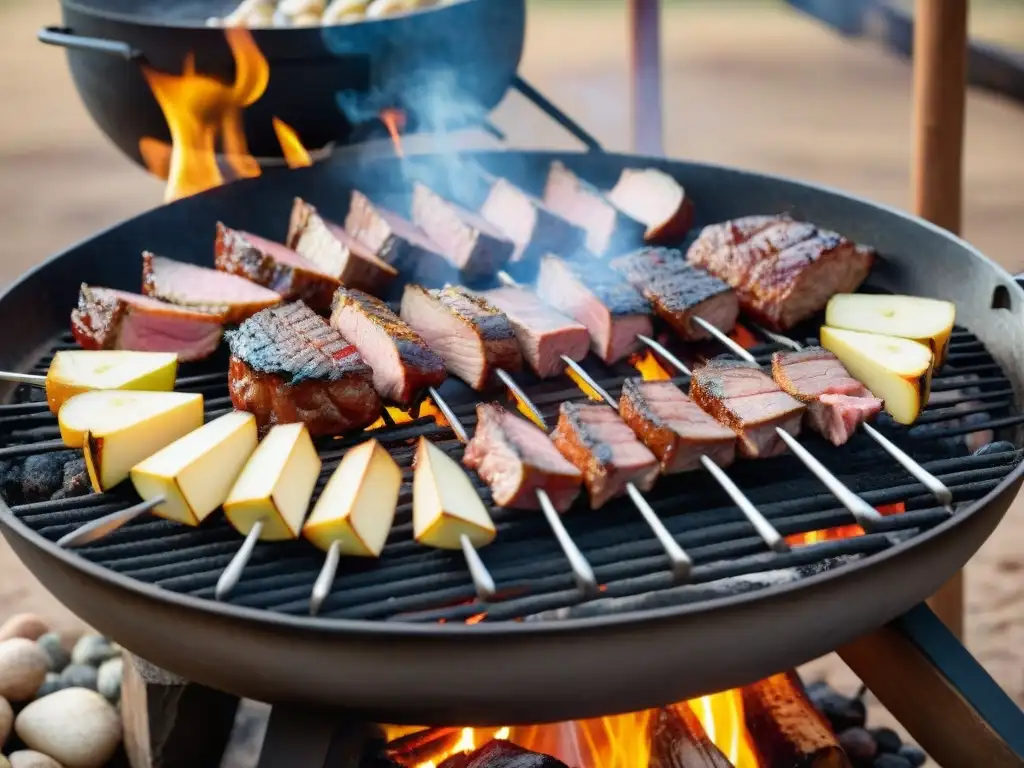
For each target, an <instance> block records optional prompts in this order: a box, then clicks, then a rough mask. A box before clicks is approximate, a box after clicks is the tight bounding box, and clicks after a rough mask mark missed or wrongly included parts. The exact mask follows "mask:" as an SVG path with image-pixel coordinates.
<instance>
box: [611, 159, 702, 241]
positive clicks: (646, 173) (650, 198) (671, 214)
mask: <svg viewBox="0 0 1024 768" xmlns="http://www.w3.org/2000/svg"><path fill="white" fill-rule="evenodd" d="M608 199H609V200H610V201H611V203H612V205H614V206H615V207H616V208H618V209H619V210H620V211H623V212H624V213H626V215H628V216H632V217H633V218H634V219H636V220H637V221H640V222H643V223H644V224H645V225H647V232H646V233H645V234H644V240H646V241H647V242H648V243H661V244H665V245H669V244H673V243H678V242H679V241H680V240H682V239H683V238H684V237H685V236H686V233H687V232H689V230H690V227H692V226H693V201H692V200H690V198H688V197H687V196H686V192H685V191H684V190H683V187H682V185H680V184H679V182H678V181H676V180H675V179H673V178H672V177H671V176H669V175H668V174H667V173H665V172H664V171H659V170H658V169H657V168H625V169H624V170H623V171H622V175H621V176H619V180H618V182H616V184H615V186H614V187H612V189H611V191H610V192H609V193H608Z"/></svg>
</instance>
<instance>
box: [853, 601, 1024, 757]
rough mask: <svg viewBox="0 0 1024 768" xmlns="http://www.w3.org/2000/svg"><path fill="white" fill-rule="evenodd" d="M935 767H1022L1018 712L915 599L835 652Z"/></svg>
mask: <svg viewBox="0 0 1024 768" xmlns="http://www.w3.org/2000/svg"><path fill="white" fill-rule="evenodd" d="M838 653H839V655H840V656H841V657H842V659H843V661H845V662H846V663H847V664H848V665H849V666H850V668H851V669H852V670H853V671H854V672H855V673H856V674H857V675H858V677H860V679H861V680H862V681H863V682H864V683H865V684H866V685H867V686H868V688H869V689H870V690H871V691H872V693H874V694H875V695H876V696H877V697H878V699H879V701H881V702H882V704H883V705H885V707H886V708H887V709H888V710H889V711H890V712H891V713H892V714H893V715H894V716H895V717H896V719H897V720H899V721H900V723H901V724H902V725H903V727H904V728H906V729H907V730H908V731H909V732H910V735H911V736H912V737H913V739H914V740H915V741H916V742H917V743H918V744H920V745H921V747H922V748H923V749H924V750H925V751H926V752H928V754H929V755H931V757H932V758H933V759H934V760H935V762H937V763H938V764H939V765H942V766H949V768H952V767H953V766H959V765H963V766H979V767H980V766H985V768H1021V767H1022V766H1024V713H1022V712H1021V710H1020V708H1019V707H1018V706H1017V705H1016V704H1015V703H1014V702H1013V701H1012V700H1011V699H1010V698H1009V697H1008V696H1007V695H1006V694H1005V693H1003V691H1002V689H1001V688H1000V687H999V685H998V684H997V683H996V682H995V681H994V680H993V679H992V678H991V677H990V676H989V675H988V673H987V672H985V670H984V669H983V668H982V667H981V665H980V664H978V662H977V661H976V660H975V659H974V657H973V656H971V654H970V653H968V651H967V649H966V648H964V647H963V645H961V644H960V641H959V640H958V639H957V638H956V636H955V635H953V633H952V632H950V630H949V629H948V628H947V627H946V626H945V624H943V622H942V621H941V620H940V619H939V618H938V617H937V616H936V615H935V614H934V613H932V611H931V609H929V608H928V606H927V605H925V604H921V605H919V606H917V607H916V608H914V609H912V610H910V611H908V612H907V613H906V614H904V615H903V616H901V617H900V618H898V619H897V620H896V621H894V622H892V623H891V624H889V625H887V626H885V627H883V628H882V629H880V630H878V631H877V632H874V633H872V634H870V635H865V636H864V637H862V638H860V639H858V640H855V641H854V642H852V643H850V644H849V645H846V646H843V647H842V648H840V649H839V651H838Z"/></svg>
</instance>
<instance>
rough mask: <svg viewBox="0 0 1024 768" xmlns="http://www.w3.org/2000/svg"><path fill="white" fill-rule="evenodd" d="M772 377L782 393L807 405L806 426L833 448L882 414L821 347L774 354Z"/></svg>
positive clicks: (877, 404) (879, 405) (873, 399)
mask: <svg viewBox="0 0 1024 768" xmlns="http://www.w3.org/2000/svg"><path fill="white" fill-rule="evenodd" d="M772 376H773V377H774V379H775V383H776V384H778V385H779V386H780V387H782V389H783V391H785V392H787V393H788V394H790V395H792V396H793V397H795V398H796V399H797V400H799V401H800V402H802V403H806V404H807V417H806V420H807V426H809V427H810V428H811V429H813V430H814V431H815V432H817V433H818V434H819V435H821V436H822V437H824V438H825V439H826V440H828V441H829V442H830V443H832V444H833V445H843V444H844V443H845V442H846V441H847V440H849V439H850V436H851V435H852V434H853V433H854V432H855V431H856V430H857V427H859V426H860V425H861V424H862V423H863V422H865V421H869V420H871V419H873V418H874V417H875V416H877V415H878V413H879V412H880V411H881V410H882V405H883V403H882V401H881V400H879V399H878V398H877V397H875V396H874V395H872V394H871V392H870V391H869V390H868V388H867V387H865V386H864V385H863V384H861V383H860V382H859V381H857V380H856V379H855V378H853V377H852V376H851V375H850V373H849V371H847V370H846V366H844V365H843V364H842V363H841V362H840V361H839V358H838V357H836V356H835V355H833V354H832V353H831V352H829V351H828V350H827V349H822V348H821V347H808V348H807V349H802V350H800V351H799V352H776V353H775V354H774V355H772Z"/></svg>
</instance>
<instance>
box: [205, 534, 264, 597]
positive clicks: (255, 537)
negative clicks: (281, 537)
mask: <svg viewBox="0 0 1024 768" xmlns="http://www.w3.org/2000/svg"><path fill="white" fill-rule="evenodd" d="M262 533H263V520H257V521H256V522H255V523H253V526H252V528H251V529H250V530H249V533H248V534H247V535H246V537H245V541H243V542H242V546H241V547H239V548H238V552H236V553H235V556H234V557H233V558H231V562H230V563H228V567H227V568H225V569H224V572H223V573H222V574H221V575H220V578H219V579H217V587H216V589H215V590H214V597H216V598H217V599H218V600H223V599H224V598H225V597H227V596H228V595H230V594H231V592H232V590H233V589H234V588H235V587H236V586H238V582H239V580H241V578H242V573H243V572H244V571H245V566H247V565H248V564H249V559H250V558H251V557H252V551H253V549H255V548H256V542H257V541H259V539H260V535H261V534H262Z"/></svg>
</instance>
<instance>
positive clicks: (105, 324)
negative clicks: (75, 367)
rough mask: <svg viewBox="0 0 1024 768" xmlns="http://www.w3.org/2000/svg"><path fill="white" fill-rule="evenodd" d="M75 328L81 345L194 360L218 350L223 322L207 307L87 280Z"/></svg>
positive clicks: (75, 313)
mask: <svg viewBox="0 0 1024 768" xmlns="http://www.w3.org/2000/svg"><path fill="white" fill-rule="evenodd" d="M71 332H72V333H73V334H74V337H75V341H77V342H78V343H79V345H80V346H81V347H82V349H125V350H132V351H136V352H175V353H177V355H178V358H179V359H180V360H181V361H182V362H189V361H192V360H202V359H203V358H204V357H209V356H210V355H211V354H213V351H214V350H215V349H217V345H218V344H220V338H221V334H222V332H223V328H222V326H221V324H220V322H219V321H218V320H217V318H216V317H215V316H214V315H211V314H209V313H206V312H197V311H195V310H193V309H187V308H185V307H179V306H177V305H174V304H168V303H167V302H164V301H159V300H158V299H152V298H149V297H148V296H140V295H138V294H136V293H128V292H126V291H115V290H113V289H111V288H94V287H91V286H88V285H86V284H85V283H82V288H81V291H80V292H79V294H78V307H77V308H76V309H74V310H72V312H71Z"/></svg>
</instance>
